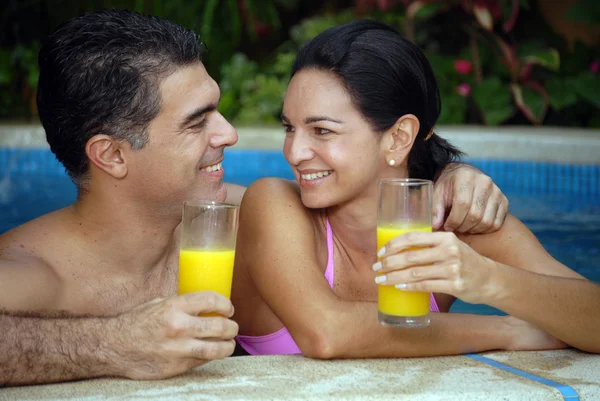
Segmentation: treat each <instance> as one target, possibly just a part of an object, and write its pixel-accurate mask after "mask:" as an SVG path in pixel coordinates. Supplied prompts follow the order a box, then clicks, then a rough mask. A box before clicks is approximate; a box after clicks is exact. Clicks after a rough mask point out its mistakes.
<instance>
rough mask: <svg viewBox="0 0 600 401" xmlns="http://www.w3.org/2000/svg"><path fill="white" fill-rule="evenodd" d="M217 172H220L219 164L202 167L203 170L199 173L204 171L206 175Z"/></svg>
mask: <svg viewBox="0 0 600 401" xmlns="http://www.w3.org/2000/svg"><path fill="white" fill-rule="evenodd" d="M219 170H221V163H217V164H213V165H212V166H208V167H204V168H201V169H200V171H206V172H208V173H210V172H212V171H219Z"/></svg>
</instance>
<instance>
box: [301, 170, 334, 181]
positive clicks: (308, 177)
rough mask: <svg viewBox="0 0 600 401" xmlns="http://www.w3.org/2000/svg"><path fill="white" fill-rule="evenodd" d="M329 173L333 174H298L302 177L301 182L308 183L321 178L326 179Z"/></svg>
mask: <svg viewBox="0 0 600 401" xmlns="http://www.w3.org/2000/svg"><path fill="white" fill-rule="evenodd" d="M331 173H333V170H328V171H319V172H318V173H311V174H300V177H302V179H303V180H306V181H310V180H315V179H317V178H321V177H327V176H328V175H329V174H331Z"/></svg>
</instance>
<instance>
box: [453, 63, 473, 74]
mask: <svg viewBox="0 0 600 401" xmlns="http://www.w3.org/2000/svg"><path fill="white" fill-rule="evenodd" d="M454 70H456V72H458V73H459V74H460V75H469V74H470V73H471V71H473V65H472V64H471V62H470V61H469V60H461V59H458V60H454Z"/></svg>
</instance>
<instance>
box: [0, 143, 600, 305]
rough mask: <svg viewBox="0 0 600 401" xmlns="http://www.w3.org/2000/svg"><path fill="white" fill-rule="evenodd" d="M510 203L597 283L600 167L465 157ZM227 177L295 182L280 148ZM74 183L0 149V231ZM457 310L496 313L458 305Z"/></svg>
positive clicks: (66, 200)
mask: <svg viewBox="0 0 600 401" xmlns="http://www.w3.org/2000/svg"><path fill="white" fill-rule="evenodd" d="M469 162H470V163H472V164H474V165H475V166H477V167H479V168H481V169H482V170H483V171H485V172H486V173H487V174H489V175H490V176H491V177H492V178H493V179H494V181H495V182H496V183H497V184H498V185H499V186H500V188H502V190H503V191H504V193H505V194H506V195H507V196H508V198H509V199H510V211H511V213H512V214H514V215H515V216H517V217H518V218H519V219H521V220H522V221H523V222H524V223H525V224H526V225H527V226H528V227H529V228H530V229H531V230H532V231H533V232H534V234H535V235H536V236H537V237H538V239H539V240H540V242H541V243H542V244H543V245H544V247H545V248H546V250H547V251H548V252H549V253H550V254H551V255H552V256H554V257H555V258H556V259H557V260H559V261H560V262H562V263H563V264H565V265H567V266H569V267H570V268H572V269H574V270H575V271H577V272H579V273H580V274H582V275H583V276H585V277H587V278H588V279H590V280H593V281H596V282H600V166H597V165H561V164H554V163H535V162H524V161H517V162H516V161H489V160H486V161H483V160H469ZM224 168H225V179H226V181H228V182H232V183H236V184H240V185H244V186H247V185H249V184H250V183H252V182H253V181H255V180H256V179H258V178H260V177H265V176H278V177H283V178H290V179H291V178H293V176H292V173H291V170H290V168H289V167H288V165H287V163H286V161H285V159H284V158H283V156H282V155H281V153H280V152H279V151H245V150H230V151H228V152H227V154H226V157H225V162H224ZM75 198H76V191H75V187H74V185H73V183H72V182H71V181H70V180H69V178H68V177H67V175H66V174H65V173H64V170H63V168H62V167H61V165H60V164H59V163H58V162H57V161H56V160H55V159H54V156H53V155H52V154H51V153H50V152H49V151H48V150H39V149H36V150H13V149H0V233H2V232H5V231H7V230H9V229H11V228H13V227H15V226H17V225H19V224H22V223H24V222H26V221H29V220H31V219H33V218H36V217H38V216H40V215H42V214H44V213H48V212H50V211H52V210H56V209H59V208H62V207H65V206H67V205H69V204H71V203H72V202H73V201H74V200H75ZM452 310H453V311H455V312H469V313H484V314H489V313H498V311H496V310H494V309H493V308H489V307H487V306H485V305H469V304H465V303H462V302H457V303H456V304H455V305H454V306H453V308H452Z"/></svg>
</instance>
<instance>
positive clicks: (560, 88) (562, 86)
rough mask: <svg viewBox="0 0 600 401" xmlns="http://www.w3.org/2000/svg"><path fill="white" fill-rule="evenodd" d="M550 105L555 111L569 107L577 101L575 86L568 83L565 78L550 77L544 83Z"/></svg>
mask: <svg viewBox="0 0 600 401" xmlns="http://www.w3.org/2000/svg"><path fill="white" fill-rule="evenodd" d="M544 87H545V88H546V91H548V97H549V100H550V105H551V106H552V108H553V109H554V110H556V111H560V110H562V109H564V108H565V107H569V106H571V105H573V104H575V103H576V102H577V92H576V90H575V86H572V85H571V84H569V82H568V81H567V80H563V79H560V78H552V79H550V80H549V81H547V82H546V83H545V84H544Z"/></svg>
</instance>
